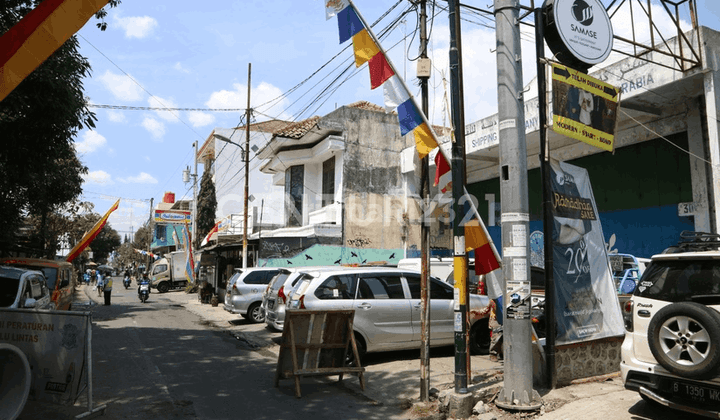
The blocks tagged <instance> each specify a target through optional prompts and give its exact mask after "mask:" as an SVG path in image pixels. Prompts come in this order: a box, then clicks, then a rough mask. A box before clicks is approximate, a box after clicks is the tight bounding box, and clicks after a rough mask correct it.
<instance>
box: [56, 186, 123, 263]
mask: <svg viewBox="0 0 720 420" xmlns="http://www.w3.org/2000/svg"><path fill="white" fill-rule="evenodd" d="M119 205H120V199H119V198H118V201H116V202H115V204H113V205H112V207H110V210H108V211H107V213H105V215H104V216H103V217H102V218H100V220H98V221H97V223H95V226H93V228H92V229H90V232H88V233H86V234H85V236H83V237H82V239H80V242H78V243H77V245H75V247H74V248H73V249H72V250H71V251H70V253H69V254H68V256H67V262H72V260H74V259H75V258H76V257H77V256H78V255H80V253H81V252H83V251H84V250H85V248H87V246H88V245H90V242H92V241H93V240H94V239H95V237H96V236H98V233H100V231H101V230H102V228H103V227H104V226H105V223H107V219H108V217H110V213H112V212H114V211H115V210H117V208H118V206H119Z"/></svg>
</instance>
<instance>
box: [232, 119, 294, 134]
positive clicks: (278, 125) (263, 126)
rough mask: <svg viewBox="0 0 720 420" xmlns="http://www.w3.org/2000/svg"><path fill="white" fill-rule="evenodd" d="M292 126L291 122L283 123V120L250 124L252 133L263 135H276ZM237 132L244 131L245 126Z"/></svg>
mask: <svg viewBox="0 0 720 420" xmlns="http://www.w3.org/2000/svg"><path fill="white" fill-rule="evenodd" d="M290 124H292V123H291V122H289V121H282V120H269V121H262V122H258V123H253V124H250V131H257V132H262V133H275V132H276V131H278V130H282V129H283V128H285V127H287V126H288V125H290ZM236 129H237V130H244V129H245V126H240V127H237V128H236Z"/></svg>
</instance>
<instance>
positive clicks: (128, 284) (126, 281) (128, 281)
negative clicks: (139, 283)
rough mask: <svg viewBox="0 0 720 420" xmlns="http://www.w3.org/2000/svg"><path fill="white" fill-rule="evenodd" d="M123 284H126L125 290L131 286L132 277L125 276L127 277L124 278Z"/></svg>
mask: <svg viewBox="0 0 720 420" xmlns="http://www.w3.org/2000/svg"><path fill="white" fill-rule="evenodd" d="M123 285H124V286H125V290H127V288H128V287H130V277H128V276H125V278H124V279H123Z"/></svg>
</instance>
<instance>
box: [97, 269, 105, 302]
mask: <svg viewBox="0 0 720 420" xmlns="http://www.w3.org/2000/svg"><path fill="white" fill-rule="evenodd" d="M96 277H97V286H95V287H96V288H97V292H98V296H100V295H101V294H102V291H103V287H104V286H105V279H103V276H102V273H101V272H99V271H98V272H97V274H96Z"/></svg>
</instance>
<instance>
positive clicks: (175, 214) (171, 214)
mask: <svg viewBox="0 0 720 420" xmlns="http://www.w3.org/2000/svg"><path fill="white" fill-rule="evenodd" d="M185 222H188V223H192V213H190V212H189V211H182V210H155V223H185Z"/></svg>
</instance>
